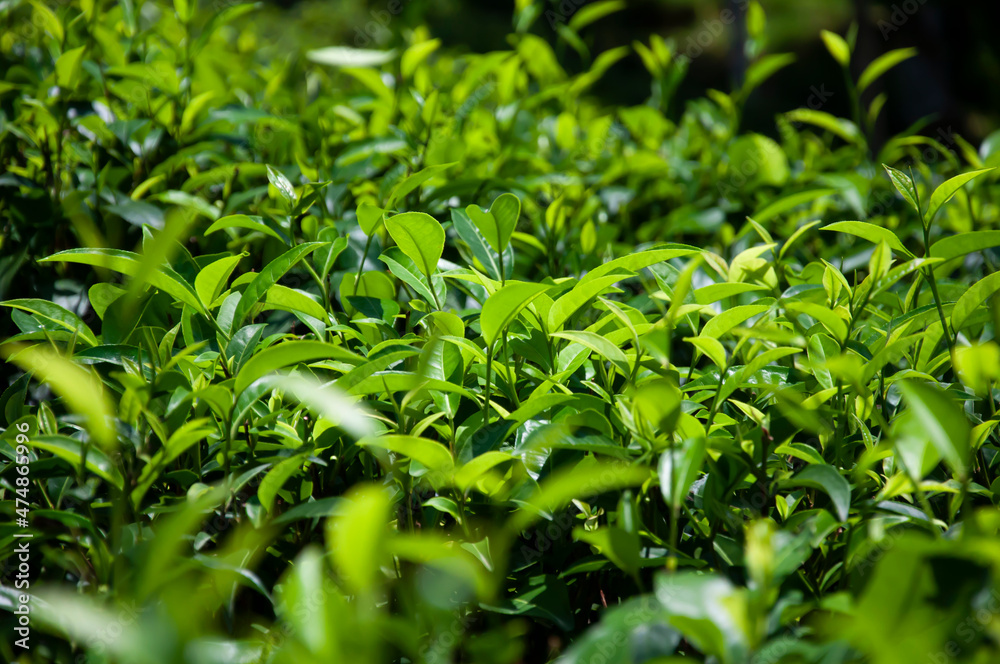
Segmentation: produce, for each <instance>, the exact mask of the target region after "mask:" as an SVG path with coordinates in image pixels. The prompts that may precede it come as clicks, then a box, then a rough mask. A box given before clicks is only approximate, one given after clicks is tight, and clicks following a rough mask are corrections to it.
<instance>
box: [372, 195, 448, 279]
mask: <svg viewBox="0 0 1000 664" xmlns="http://www.w3.org/2000/svg"><path fill="white" fill-rule="evenodd" d="M385 227H386V228H387V229H388V230H389V235H391V236H392V239H393V241H394V242H395V243H396V244H397V245H398V246H399V248H400V250H401V251H402V252H403V253H404V254H406V255H407V256H409V257H410V260H412V261H413V262H414V263H416V264H417V266H418V267H419V268H420V270H421V271H422V272H423V273H424V274H425V275H427V278H428V279H430V277H431V275H432V274H434V273H435V272H436V271H437V265H438V261H440V260H441V254H442V253H444V239H445V235H444V228H442V227H441V224H440V223H439V222H438V220H437V219H435V218H434V217H432V216H430V215H429V214H425V213H423V212H404V213H403V214H397V215H393V216H391V217H388V218H387V219H386V220H385Z"/></svg>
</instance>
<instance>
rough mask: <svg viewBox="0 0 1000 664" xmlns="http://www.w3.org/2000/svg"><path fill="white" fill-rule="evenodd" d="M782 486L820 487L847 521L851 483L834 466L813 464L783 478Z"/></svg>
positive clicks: (842, 518) (838, 515)
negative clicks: (790, 476) (788, 477)
mask: <svg viewBox="0 0 1000 664" xmlns="http://www.w3.org/2000/svg"><path fill="white" fill-rule="evenodd" d="M781 486H782V487H807V488H811V489H819V490H820V491H822V492H824V493H825V494H826V495H828V496H830V500H831V501H832V502H833V507H834V509H835V510H836V512H837V518H838V519H839V520H840V521H842V522H843V521H847V515H848V511H849V510H850V508H851V485H850V484H849V483H848V482H847V480H846V479H845V478H844V476H843V475H841V474H840V473H838V472H837V469H836V468H834V467H833V466H829V465H826V464H812V465H810V466H806V467H805V468H803V469H802V470H801V471H799V472H798V473H797V474H796V475H795V476H794V477H792V478H790V479H787V480H783V481H782V482H781Z"/></svg>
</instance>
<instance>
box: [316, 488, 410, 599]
mask: <svg viewBox="0 0 1000 664" xmlns="http://www.w3.org/2000/svg"><path fill="white" fill-rule="evenodd" d="M391 507H392V503H391V502H390V499H389V494H388V493H387V492H386V491H385V490H383V489H382V488H381V487H377V486H373V485H360V486H357V487H355V488H353V489H352V490H351V491H350V492H349V493H348V494H347V495H346V496H344V499H343V501H342V502H341V504H340V508H341V511H340V514H339V516H338V517H336V518H334V519H330V520H328V521H327V522H326V523H327V526H326V547H327V550H328V551H329V552H330V556H331V558H332V559H333V563H334V565H335V566H336V568H337V570H338V571H339V572H340V574H341V576H342V577H343V579H344V581H345V582H346V583H347V585H348V587H349V588H350V589H351V590H353V591H354V592H359V593H368V592H371V591H372V590H374V587H375V584H376V583H377V582H378V580H379V579H380V578H381V577H382V572H381V565H382V561H383V560H384V559H385V558H386V555H387V552H386V546H387V543H388V538H389V532H388V531H389V528H388V523H389V516H390V509H391ZM321 594H322V593H321Z"/></svg>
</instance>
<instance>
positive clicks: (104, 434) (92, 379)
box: [0, 344, 118, 449]
mask: <svg viewBox="0 0 1000 664" xmlns="http://www.w3.org/2000/svg"><path fill="white" fill-rule="evenodd" d="M0 356H2V357H3V358H4V359H5V360H7V361H9V362H13V363H14V364H16V365H17V366H18V367H20V368H21V369H22V370H24V371H25V372H27V373H30V374H32V375H33V376H34V377H35V379H36V380H38V381H39V382H42V383H46V384H48V385H49V387H51V388H52V391H53V392H55V393H56V394H58V395H59V396H60V397H61V398H62V399H63V401H64V402H65V403H66V405H67V406H68V407H69V409H70V410H72V411H73V412H75V413H78V414H80V415H81V416H83V418H84V420H85V421H86V422H87V432H88V433H89V434H90V436H91V437H92V438H93V439H94V440H95V441H97V443H98V444H99V445H101V446H102V447H103V448H105V449H112V448H114V447H115V446H116V444H117V442H118V440H117V434H116V433H115V428H114V414H113V413H114V410H113V408H112V405H111V401H110V400H109V399H108V397H107V395H106V394H105V392H104V385H103V384H102V383H101V379H100V378H99V377H98V375H97V374H96V373H95V372H94V371H93V369H84V368H83V367H81V366H79V365H78V364H76V363H75V362H73V361H72V360H70V359H68V358H66V357H65V356H63V355H62V354H60V353H59V352H57V351H56V350H55V349H53V348H52V347H51V346H45V345H42V344H39V345H36V346H21V345H16V344H7V345H4V346H3V347H2V348H0Z"/></svg>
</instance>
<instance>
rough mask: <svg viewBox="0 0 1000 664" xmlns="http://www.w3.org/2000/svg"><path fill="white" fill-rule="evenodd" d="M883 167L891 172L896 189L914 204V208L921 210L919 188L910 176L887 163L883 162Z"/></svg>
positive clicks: (890, 176) (890, 177)
mask: <svg viewBox="0 0 1000 664" xmlns="http://www.w3.org/2000/svg"><path fill="white" fill-rule="evenodd" d="M882 168H884V169H885V172H886V173H888V174H889V179H890V180H892V184H893V186H894V187H896V190H897V191H898V192H899V193H901V194H902V195H903V198H904V199H906V200H907V202H909V204H910V205H912V206H913V209H914V210H916V211H917V212H920V206H919V205H917V188H916V187H915V186H914V184H913V180H912V179H910V176H909V175H907V174H906V173H904V172H903V171H900V170H896V169H895V168H893V167H892V166H887V165H886V164H882Z"/></svg>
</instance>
